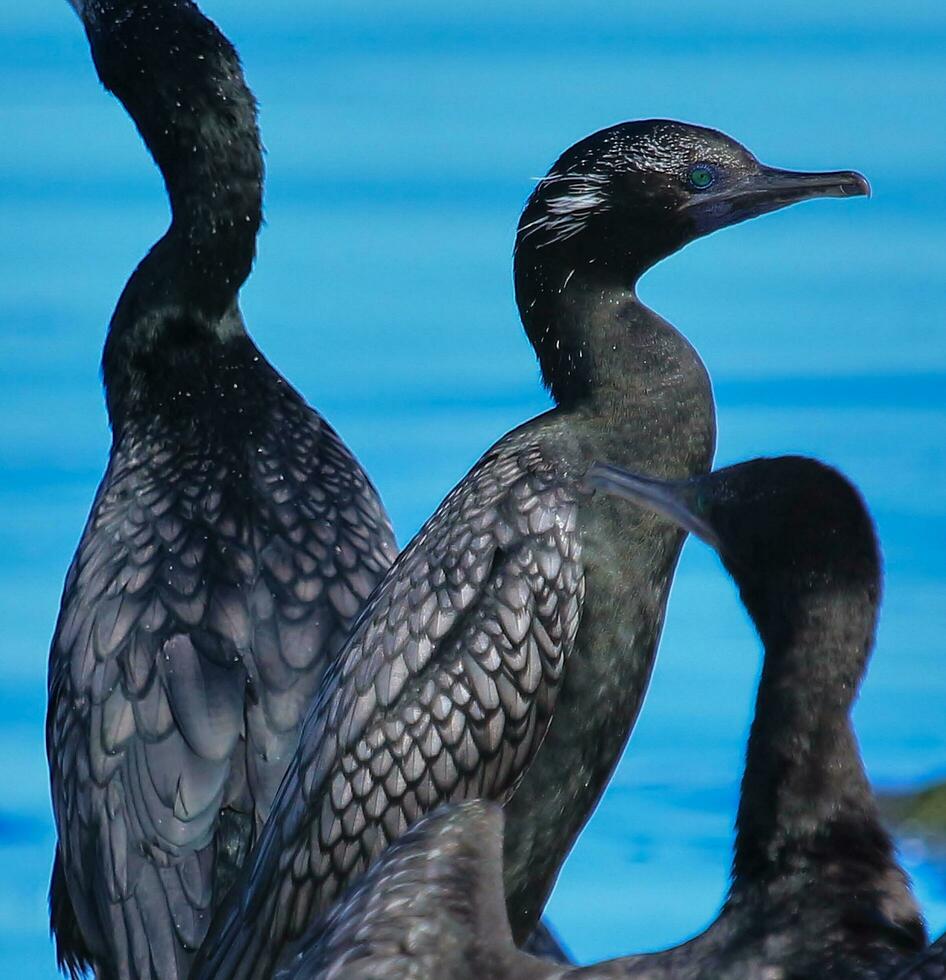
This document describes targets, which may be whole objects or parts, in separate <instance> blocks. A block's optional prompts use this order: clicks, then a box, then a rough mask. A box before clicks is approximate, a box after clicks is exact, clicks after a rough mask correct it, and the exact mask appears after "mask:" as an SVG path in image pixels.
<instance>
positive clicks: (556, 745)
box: [195, 120, 866, 980]
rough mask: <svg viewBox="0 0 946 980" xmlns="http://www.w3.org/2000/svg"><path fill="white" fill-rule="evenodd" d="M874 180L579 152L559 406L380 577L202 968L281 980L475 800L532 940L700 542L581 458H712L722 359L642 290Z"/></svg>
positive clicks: (642, 154) (683, 154)
mask: <svg viewBox="0 0 946 980" xmlns="http://www.w3.org/2000/svg"><path fill="white" fill-rule="evenodd" d="M865 191H866V184H865V181H864V179H863V178H862V177H860V176H859V175H857V174H854V173H850V172H843V173H832V174H799V173H790V172H786V171H779V170H772V169H770V168H768V167H765V166H763V165H761V164H760V163H759V162H758V161H757V160H756V159H755V158H754V157H753V156H752V155H751V154H750V153H749V152H748V151H747V150H746V149H744V148H743V147H742V146H740V145H739V144H738V143H736V142H734V141H733V140H731V139H729V138H728V137H726V136H724V135H723V134H721V133H718V132H715V131H713V130H708V129H703V128H700V127H696V126H689V125H685V124H682V123H676V122H670V121H662V120H656V121H654V120H651V121H646V122H633V123H625V124H621V125H618V126H615V127H612V128H611V129H607V130H604V131H602V132H600V133H597V134H595V135H593V136H591V137H588V138H587V139H585V140H583V141H582V142H580V143H578V144H577V145H576V146H574V147H572V148H571V149H570V150H568V151H567V152H566V153H565V154H564V155H563V156H562V157H561V158H560V160H559V161H558V163H556V164H555V166H554V167H553V168H552V170H551V172H550V173H549V175H548V176H547V177H546V178H545V179H544V180H542V181H541V182H540V183H539V185H538V186H537V188H536V189H535V191H534V193H533V195H532V197H531V198H530V200H529V202H528V204H527V205H526V208H525V211H524V213H523V216H522V219H521V222H520V225H519V232H518V237H517V243H516V263H515V264H516V270H515V274H516V294H517V301H518V305H519V309H520V313H521V315H522V318H523V322H524V324H525V328H526V331H527V333H528V336H529V338H530V340H531V341H532V344H533V346H534V347H535V349H536V352H537V354H538V357H539V362H540V365H541V368H542V373H543V377H544V379H545V382H546V384H547V385H548V387H549V389H550V391H551V393H552V396H553V398H554V399H555V401H556V403H557V406H556V408H554V409H553V410H552V411H550V412H548V413H546V414H544V415H541V416H539V417H538V418H536V419H533V420H532V421H530V422H527V423H526V424H524V425H522V426H520V427H519V428H517V429H515V430H514V431H512V432H511V433H509V434H508V435H506V436H504V437H503V438H502V439H501V440H500V441H499V442H498V443H496V445H495V446H493V448H492V449H490V450H489V451H488V452H487V453H486V454H485V455H484V456H483V457H482V459H481V460H480V461H479V462H478V463H477V464H476V465H475V466H474V467H473V469H472V470H471V471H470V473H469V474H468V475H467V476H466V477H465V478H464V479H463V480H462V481H461V483H460V484H459V485H458V486H457V487H456V488H455V489H454V490H453V491H451V493H450V494H449V495H448V496H447V497H446V499H445V500H444V501H443V503H442V504H441V505H440V507H438V509H437V511H436V512H435V513H434V515H433V516H432V517H431V518H430V520H429V521H428V522H427V523H426V524H425V525H424V527H423V528H422V529H421V531H420V532H419V533H418V534H417V536H416V537H415V538H414V540H413V541H412V542H411V544H410V545H409V546H408V547H407V548H406V549H405V550H404V551H403V552H402V553H401V555H400V556H399V558H398V560H397V562H396V563H395V565H394V566H393V568H392V569H391V570H390V572H389V573H388V574H387V576H386V577H385V579H384V581H383V583H382V585H381V586H380V587H379V589H378V590H377V591H376V592H375V594H374V596H373V597H372V599H371V601H370V603H369V604H368V606H367V608H366V610H365V613H364V615H363V617H362V618H361V619H360V620H359V622H358V624H357V626H356V627H355V629H354V630H353V632H352V635H351V636H350V637H349V640H348V642H347V644H346V646H345V648H344V649H343V651H342V653H341V655H340V657H339V658H338V660H337V661H336V662H335V664H334V666H333V669H332V671H331V672H330V673H328V674H326V677H325V679H324V680H323V683H322V686H321V688H320V691H319V694H318V696H317V700H316V702H315V704H314V706H313V709H312V710H311V711H310V713H309V716H308V719H307V721H306V724H305V727H304V730H303V735H302V737H301V741H300V748H299V752H298V753H297V756H296V758H295V761H294V762H293V765H292V766H291V768H290V770H289V773H288V774H287V778H286V781H285V782H284V783H283V785H282V787H281V789H280V792H279V796H278V799H277V803H276V805H275V806H274V809H273V813H272V816H271V819H270V821H269V823H268V824H267V827H266V828H265V830H264V831H263V834H262V836H261V839H260V843H259V845H258V846H257V850H256V853H255V855H254V857H253V858H252V859H251V860H250V862H249V863H248V865H247V867H246V869H245V873H244V875H243V878H242V881H241V883H240V884H238V886H237V887H236V888H235V889H234V892H233V894H232V898H231V901H230V902H228V903H227V905H226V907H225V909H224V910H222V913H223V914H221V915H219V916H218V919H216V920H215V923H214V927H213V929H212V931H211V933H210V935H209V937H208V941H207V943H206V944H205V946H204V949H203V950H202V952H201V955H200V957H199V958H198V966H197V967H196V968H195V977H202V978H204V980H209V978H211V977H217V978H224V977H231V976H233V977H254V978H263V977H267V976H268V975H269V972H270V971H271V969H272V964H273V963H274V962H275V959H276V958H277V957H278V956H279V954H280V952H281V950H282V948H283V946H284V945H285V944H286V942H287V941H289V940H291V939H292V938H293V937H296V936H298V935H299V934H300V933H301V932H302V931H303V929H305V927H306V926H307V924H309V923H310V922H311V921H312V918H313V916H314V915H316V914H318V913H319V912H320V911H322V910H324V909H325V908H326V907H327V906H328V904H329V903H330V901H331V900H332V899H333V898H334V897H335V896H336V895H337V894H338V892H339V890H340V889H341V888H342V887H343V886H344V885H345V884H346V883H347V882H349V881H350V880H352V879H353V878H355V877H356V876H357V875H359V874H361V873H362V872H363V871H364V869H365V868H366V867H367V865H368V864H369V862H370V861H371V860H373V859H374V858H375V857H377V855H378V854H380V853H381V851H382V850H383V849H384V847H385V846H386V845H387V843H388V842H389V841H391V840H392V839H394V838H395V837H398V836H399V835H400V834H401V833H403V831H404V830H405V829H406V828H407V827H408V826H409V825H410V824H412V823H413V822H414V821H415V820H416V819H417V818H418V817H419V816H420V815H422V814H423V813H425V812H427V811H429V810H431V809H433V808H434V807H435V806H436V805H437V804H438V803H440V802H442V801H448V800H449V801H453V800H460V799H465V798H470V797H481V796H482V797H487V798H490V799H494V800H497V801H503V802H506V804H507V851H506V854H507V866H506V887H507V894H508V896H509V901H510V916H511V920H512V923H513V931H514V933H516V938H517V940H519V941H521V940H522V939H523V938H525V936H527V935H528V933H529V932H530V931H531V929H532V928H533V927H534V925H535V923H536V922H537V920H538V917H539V915H540V913H541V910H542V907H543V905H544V903H545V899H546V897H547V895H548V892H549V890H550V888H551V886H552V883H553V882H554V878H555V875H556V873H557V871H558V868H559V866H560V864H561V862H562V861H563V860H564V857H565V855H566V853H567V851H568V849H569V847H570V846H571V843H572V841H573V840H574V838H575V836H576V834H577V833H578V831H579V829H580V828H581V826H582V824H583V823H584V821H585V820H586V819H587V817H588V815H589V813H590V812H591V809H592V807H593V806H594V804H595V802H596V800H597V799H598V796H599V794H600V793H601V790H602V789H603V786H604V784H605V782H606V780H607V778H608V776H609V775H610V773H611V771H612V769H613V767H614V765H615V763H616V761H617V759H618V756H619V754H620V752H621V749H622V747H623V746H624V743H625V741H626V739H627V735H628V733H629V731H630V729H631V726H632V725H633V723H634V720H635V718H636V715H637V711H638V708H639V706H640V703H641V698H642V696H643V693H644V689H645V687H646V684H647V680H648V678H649V675H650V670H651V666H652V663H653V657H654V652H655V648H656V645H657V638H658V635H659V633H660V628H661V624H662V621H663V614H664V608H665V603H666V598H667V592H668V588H669V583H670V578H671V575H672V572H673V569H674V566H675V563H676V560H677V557H678V554H679V550H680V545H681V543H682V533H681V532H680V531H679V530H678V529H677V528H675V527H674V526H672V525H671V524H669V523H668V522H666V521H664V520H661V519H659V518H655V517H653V516H652V515H650V514H645V513H642V512H639V511H638V512H634V511H633V510H630V511H629V509H628V508H627V506H626V505H624V504H623V502H622V501H618V500H614V499H612V498H610V497H608V496H606V495H601V494H599V495H597V496H596V497H594V498H591V497H590V496H589V495H588V494H587V493H586V492H585V490H584V484H583V477H584V474H585V471H586V469H587V467H588V466H589V465H590V463H591V462H592V461H593V460H595V459H609V460H614V461H615V462H617V463H620V464H621V465H625V466H633V467H636V468H638V469H641V470H644V471H647V472H653V473H656V474H658V475H661V476H665V477H684V476H687V475H692V474H693V473H698V472H703V471H705V470H706V469H707V468H708V466H709V464H710V460H711V456H712V452H713V445H714V436H715V415H714V406H713V397H712V392H711V389H710V383H709V379H708V377H707V374H706V371H705V369H704V367H703V364H702V363H701V361H700V359H699V357H698V356H697V354H696V352H695V351H694V350H693V348H692V347H691V346H690V344H689V343H688V342H687V341H686V339H685V338H684V337H683V336H681V334H679V333H678V332H677V331H676V330H675V329H674V328H673V327H672V326H671V325H670V324H669V323H667V322H666V321H664V320H663V319H661V318H660V317H659V316H657V315H656V314H655V313H653V312H651V311H650V310H649V309H647V308H646V307H645V306H644V305H643V304H642V303H641V302H640V301H639V300H638V298H637V295H636V292H635V284H636V282H637V280H638V278H639V277H640V275H641V274H642V273H643V272H644V271H645V270H646V269H648V268H649V267H650V266H651V265H653V264H654V263H655V262H657V261H658V260H659V259H661V258H663V257H664V256H666V255H669V254H670V253H671V252H674V251H676V250H677V249H679V248H681V247H682V246H684V245H685V244H687V243H688V242H690V241H692V240H694V239H695V238H698V237H700V236H701V235H705V234H707V233H709V232H711V231H713V230H714V229H716V228H720V227H723V226H725V225H729V224H733V223H735V222H737V221H741V220H743V219H745V218H749V217H752V216H754V215H757V214H761V213H763V212H766V211H771V210H774V209H776V208H779V207H783V206H785V205H788V204H791V203H794V202H796V201H800V200H804V199H807V198H811V197H819V196H843V195H847V194H863V193H865ZM550 722H551V725H550ZM540 746H541V748H540ZM537 750H538V754H536V753H537Z"/></svg>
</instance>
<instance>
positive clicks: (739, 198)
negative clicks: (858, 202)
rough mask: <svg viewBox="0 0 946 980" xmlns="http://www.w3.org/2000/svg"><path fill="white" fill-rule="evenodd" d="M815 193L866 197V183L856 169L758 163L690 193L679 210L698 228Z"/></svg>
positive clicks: (753, 214)
mask: <svg viewBox="0 0 946 980" xmlns="http://www.w3.org/2000/svg"><path fill="white" fill-rule="evenodd" d="M816 197H870V184H869V183H868V182H867V178H866V177H865V176H864V175H863V174H859V173H857V171H856V170H831V171H824V172H808V171H802V170H779V169H777V168H775V167H766V166H763V165H760V166H759V169H758V171H757V172H756V173H753V174H748V175H746V176H745V177H743V178H742V179H741V180H738V181H736V182H735V183H733V184H730V185H729V186H722V187H720V188H719V189H718V190H712V191H710V192H709V193H708V194H700V195H693V196H692V197H691V198H690V199H689V200H688V201H687V202H686V204H684V205H683V207H682V210H683V211H684V212H685V213H687V214H689V215H690V216H691V217H692V218H693V220H694V221H695V222H696V224H697V227H698V228H699V229H700V230H701V231H712V230H714V229H715V228H723V227H725V226H726V225H733V224H737V223H738V222H740V221H746V220H747V219H749V218H756V217H758V216H759V215H761V214H767V213H768V212H769V211H778V210H779V209H780V208H785V207H788V206H789V205H791V204H797V203H798V202H799V201H809V200H812V199H814V198H816Z"/></svg>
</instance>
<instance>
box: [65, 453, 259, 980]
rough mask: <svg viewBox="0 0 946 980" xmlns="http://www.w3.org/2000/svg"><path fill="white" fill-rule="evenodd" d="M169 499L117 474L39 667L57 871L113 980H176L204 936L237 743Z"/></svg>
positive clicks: (233, 688) (236, 665) (198, 546)
mask: <svg viewBox="0 0 946 980" xmlns="http://www.w3.org/2000/svg"><path fill="white" fill-rule="evenodd" d="M180 492H181V486H180V485H173V484H172V485H171V486H166V485H162V484H161V483H160V482H159V481H152V482H148V481H144V482H142V481H141V479H140V472H139V471H138V470H137V469H136V468H135V467H134V466H131V465H128V464H127V461H125V460H122V459H119V460H118V461H117V463H116V466H115V467H114V469H112V470H111V471H110V473H109V474H108V475H107V477H106V481H105V483H104V484H103V489H102V490H101V491H100V493H99V496H98V498H97V500H96V504H95V506H94V508H93V513H92V517H91V518H90V521H89V524H88V526H87V528H86V531H85V534H84V535H83V539H82V541H81V543H80V546H79V549H78V552H77V554H76V558H75V560H74V563H73V566H72V569H71V571H70V573H69V576H68V578H67V581H66V586H65V591H64V596H63V604H62V609H61V612H60V617H59V622H58V624H57V628H56V633H55V636H54V640H53V647H52V651H51V655H50V674H49V677H50V685H49V713H48V716H47V749H48V755H49V760H50V772H51V781H52V797H53V805H54V810H55V816H56V824H57V828H58V831H59V857H60V860H61V863H62V868H61V870H62V872H63V877H64V878H65V881H66V885H67V887H68V891H69V895H70V897H71V899H72V906H73V908H74V911H75V915H76V919H77V920H78V923H79V927H80V930H81V932H82V934H83V936H84V937H85V939H86V943H87V944H88V946H89V949H90V951H91V953H92V955H93V958H94V959H95V960H96V961H97V962H101V961H103V960H104V961H105V962H109V963H112V964H114V963H121V964H124V965H125V968H124V970H123V972H122V973H121V974H120V975H131V976H161V977H174V976H177V975H178V974H179V973H180V972H182V971H183V970H185V969H186V967H185V966H184V965H183V964H184V962H185V960H186V959H187V957H188V956H189V955H190V954H189V952H188V951H192V950H193V949H195V948H196V946H197V944H198V943H199V942H200V939H201V938H202V936H203V934H204V932H205V931H206V927H207V921H208V919H209V913H210V903H211V883H212V876H211V873H210V864H211V861H212V848H211V847H210V846H209V845H210V844H211V842H212V836H213V829H214V824H215V820H216V814H217V812H218V810H219V807H220V805H221V803H222V802H223V799H224V791H225V786H226V783H227V778H228V776H229V772H230V762H231V758H232V757H233V755H234V754H235V752H236V751H237V748H238V744H239V740H240V737H241V734H242V730H243V717H242V715H243V710H242V709H243V697H244V689H245V686H246V675H245V671H244V670H243V667H242V662H241V659H240V656H239V653H238V651H237V649H236V647H235V645H234V644H233V643H232V642H226V641H224V640H223V639H222V638H221V635H220V634H219V633H217V632H215V631H213V630H212V629H211V628H210V623H211V622H212V621H213V618H214V616H216V615H219V614H220V610H219V609H218V608H215V607H214V606H213V604H212V603H210V602H209V597H208V587H207V582H206V579H205V578H204V576H203V575H202V574H201V569H202V566H203V564H204V561H205V559H206V557H207V556H206V550H207V547H208V542H207V540H206V538H205V537H204V536H202V535H199V534H194V533H191V532H189V531H188V529H187V528H186V526H185V525H184V524H183V522H182V521H181V520H180V519H179V518H178V517H177V516H176V515H175V506H174V505H175V501H176V497H177V495H178V494H179V493H180ZM230 544H231V546H232V547H233V548H239V547H240V544H239V541H238V540H237V539H236V538H235V537H234V539H233V540H232V541H231V542H230ZM59 925H60V923H57V922H55V921H54V923H53V926H54V928H57V931H58V927H59Z"/></svg>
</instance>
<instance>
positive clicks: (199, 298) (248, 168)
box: [47, 0, 395, 980]
mask: <svg viewBox="0 0 946 980" xmlns="http://www.w3.org/2000/svg"><path fill="white" fill-rule="evenodd" d="M73 6H74V7H75V8H76V10H77V11H78V13H79V15H80V16H81V18H82V21H83V23H84V25H85V28H86V32H87V34H88V38H89V42H90V45H91V49H92V56H93V59H94V62H95V67H96V69H97V71H98V74H99V77H100V78H101V80H102V82H103V83H104V85H105V87H106V88H107V89H108V90H110V91H111V92H112V93H113V94H114V95H115V96H117V97H118V98H119V99H120V100H121V102H122V103H123V104H124V105H125V107H126V109H127V110H128V112H129V114H130V115H131V116H132V118H133V119H134V121H135V123H136V124H137V126H138V129H139V131H140V133H141V136H142V137H143V139H144V141H145V143H146V144H147V146H148V148H149V150H150V151H151V153H152V155H153V156H154V159H155V161H156V162H157V164H158V166H159V168H160V170H161V173H162V174H163V176H164V180H165V184H166V186H167V191H168V195H169V197H170V202H171V210H172V220H171V224H170V227H169V228H168V231H167V233H166V234H165V235H164V236H163V237H162V238H161V240H160V241H158V242H157V244H155V246H154V247H153V248H152V249H151V251H150V252H149V253H148V255H147V256H146V258H145V259H144V260H143V261H142V262H141V264H140V265H139V266H138V268H137V269H136V270H135V272H134V274H133V275H132V276H131V278H130V280H129V281H128V284H127V285H126V286H125V289H124V292H123V293H122V295H121V298H120V299H119V301H118V305H117V308H116V310H115V313H114V315H113V317H112V320H111V324H110V326H109V330H108V338H107V341H106V344H105V353H104V357H103V376H104V384H105V391H106V397H107V403H108V413H109V420H110V423H111V427H112V433H113V440H112V447H111V453H110V456H109V461H108V467H107V470H106V473H105V476H104V479H103V480H102V483H101V486H100V487H99V490H98V493H97V495H96V498H95V501H94V504H93V507H92V512H91V515H90V517H89V520H88V524H87V525H86V528H85V531H84V532H83V535H82V539H81V541H80V543H79V547H78V550H77V552H76V555H75V558H74V560H73V563H72V567H71V568H70V570H69V573H68V576H67V578H66V583H65V588H64V593H63V598H62V608H61V611H60V614H59V621H58V623H57V625H56V632H55V636H54V639H53V643H52V650H51V653H50V663H49V711H48V717H47V750H48V755H49V764H50V773H51V783H52V799H53V806H54V811H55V820H56V827H57V831H58V835H59V842H58V847H57V852H56V859H55V865H54V870H53V879H52V885H51V889H50V913H51V924H52V929H53V931H54V932H55V935H56V941H57V953H58V958H59V962H60V965H61V966H62V967H63V968H66V969H69V970H70V971H71V972H72V973H73V974H76V973H78V972H80V971H81V970H82V969H83V968H85V967H88V966H91V967H93V968H94V970H95V972H96V974H97V975H98V976H100V977H109V978H155V980H174V978H182V977H185V976H186V975H187V972H188V968H189V963H190V960H191V957H192V955H193V953H194V952H195V950H196V949H197V947H198V945H199V944H200V943H201V941H202V939H203V936H204V933H205V931H206V929H207V926H208V925H209V923H210V918H211V913H212V908H213V906H214V905H215V903H216V902H217V901H219V899H220V898H222V895H223V894H224V893H225V891H226V889H227V886H228V884H229V883H230V881H232V877H233V875H234V874H235V872H236V870H237V868H238V866H239V865H240V863H241V861H242V860H243V858H244V857H245V855H246V854H247V853H248V852H249V848H250V846H251V845H252V841H253V839H254V838H255V835H256V832H257V830H258V829H259V827H260V826H261V825H262V823H263V821H264V819H265V817H266V815H267V813H268V810H269V806H270V804H271V802H272V797H273V794H274V792H275V790H276V788H277V786H278V785H279V782H280V780H281V779H282V776H283V773H284V772H285V769H286V766H287V765H288V763H289V760H290V759H291V757H292V753H293V751H294V750H295V747H296V744H297V742H298V732H299V726H300V724H301V721H302V719H303V717H304V712H305V709H306V707H307V706H308V704H309V702H310V700H311V698H312V695H313V693H314V691H315V688H316V685H317V681H318V678H319V676H320V674H321V672H322V668H323V666H324V664H325V663H326V661H327V659H328V658H329V656H330V655H331V654H333V653H334V652H335V651H336V650H337V649H338V647H339V646H340V644H341V641H342V639H343V638H344V636H345V635H346V634H347V632H348V630H349V627H350V625H351V623H352V621H353V619H354V618H355V616H356V615H357V613H358V611H359V610H360V608H361V606H362V604H363V603H364V600H365V599H366V598H367V596H368V595H369V593H370V592H371V590H372V589H373V588H374V586H375V584H376V583H377V581H378V580H379V579H380V577H381V575H382V574H383V572H384V571H385V569H386V568H387V567H388V566H389V565H390V563H391V561H392V560H393V557H394V555H395V546H394V538H393V535H392V532H391V528H390V525H389V522H388V519H387V517H386V515H385V513H384V510H383V508H382V506H381V503H380V501H379V499H378V495H377V493H376V491H375V489H374V487H373V486H372V485H371V483H370V482H369V480H368V478H367V476H366V475H365V473H364V471H363V470H362V469H361V467H360V466H359V465H358V463H357V461H356V460H355V459H354V458H353V456H352V455H351V453H350V452H349V450H348V449H347V448H346V447H345V446H344V444H343V443H342V442H341V440H340V439H339V438H338V436H337V435H336V434H335V432H334V431H333V430H332V429H331V428H330V427H329V426H328V425H327V424H326V423H325V421H324V420H323V419H322V418H321V417H320V416H319V415H318V414H317V413H316V412H314V411H312V409H310V408H309V407H308V406H307V405H306V404H305V402H304V401H303V400H302V398H301V397H300V396H299V394H298V393H297V392H295V391H294V390H293V389H292V388H291V387H290V386H289V384H288V383H287V382H286V381H285V380H284V379H283V378H282V377H281V376H280V375H279V374H278V373H277V372H276V371H275V370H274V369H273V368H272V367H271V366H270V365H269V364H268V363H267V362H266V360H265V358H264V357H263V356H262V355H261V354H260V352H259V350H258V349H257V348H256V347H255V346H254V344H253V342H252V341H251V340H250V338H249V336H248V335H247V333H246V330H245V328H244V325H243V320H242V318H241V315H240V311H239V308H238V305H237V291H238V290H239V288H240V286H241V285H242V283H243V282H244V280H245V279H246V277H247V275H248V273H249V271H250V267H251V265H252V262H253V257H254V254H255V247H256V235H257V231H258V229H259V225H260V218H261V196H262V181H263V164H262V156H261V150H260V142H259V134H258V130H257V125H256V106H255V102H254V99H253V96H252V95H251V93H250V91H249V90H248V89H247V87H246V85H245V83H244V80H243V74H242V71H241V68H240V63H239V60H238V57H237V54H236V52H235V51H234V49H233V48H232V47H231V45H230V44H229V42H228V41H227V40H226V39H225V38H224V37H223V35H222V34H221V33H220V32H219V31H218V30H217V28H216V27H215V26H214V25H213V24H212V23H211V22H210V21H208V20H207V19H206V18H204V17H203V16H202V15H201V13H200V12H199V10H198V9H197V7H195V6H194V4H193V3H191V2H190V0H149V2H147V3H144V2H140V0H84V2H83V0H73Z"/></svg>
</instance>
